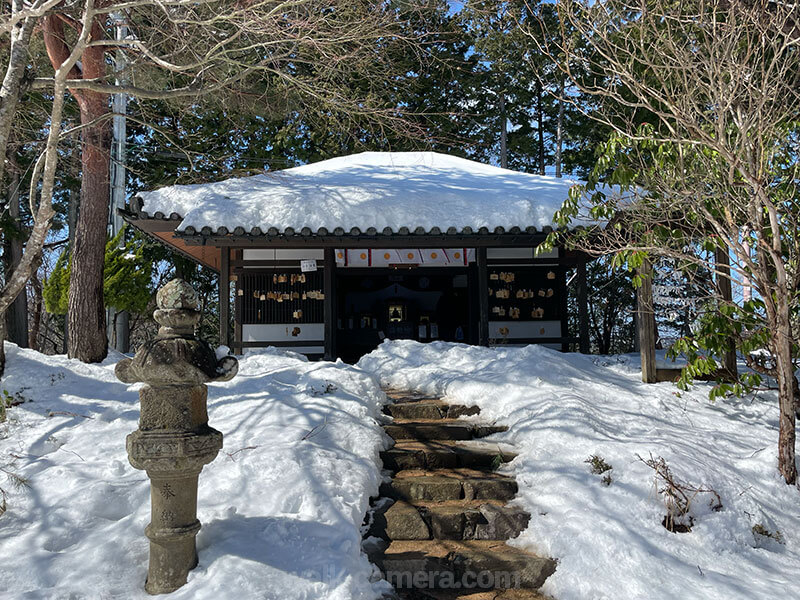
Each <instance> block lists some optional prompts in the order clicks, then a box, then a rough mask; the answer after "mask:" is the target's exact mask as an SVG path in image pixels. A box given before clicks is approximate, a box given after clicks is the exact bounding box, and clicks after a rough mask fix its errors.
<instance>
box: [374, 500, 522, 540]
mask: <svg viewBox="0 0 800 600" xmlns="http://www.w3.org/2000/svg"><path fill="white" fill-rule="evenodd" d="M384 520H385V527H386V538H388V539H389V540H430V539H434V540H508V539H511V538H515V537H517V536H518V535H519V534H520V533H521V532H522V531H523V530H524V529H525V528H526V527H527V526H528V521H530V514H528V513H527V512H525V511H524V510H522V509H520V508H517V507H513V506H505V505H503V504H499V503H493V502H486V501H484V500H450V501H448V502H428V503H421V502H416V503H410V502H405V501H403V500H398V501H397V502H395V503H394V504H393V505H392V506H391V507H389V509H388V510H387V511H386V512H385V513H384Z"/></svg>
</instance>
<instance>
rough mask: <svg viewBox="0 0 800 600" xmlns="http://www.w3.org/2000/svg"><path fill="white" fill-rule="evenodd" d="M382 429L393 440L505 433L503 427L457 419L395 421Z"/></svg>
mask: <svg viewBox="0 0 800 600" xmlns="http://www.w3.org/2000/svg"><path fill="white" fill-rule="evenodd" d="M383 429H384V430H385V431H386V433H387V434H389V437H391V438H392V439H394V440H472V439H477V438H482V437H486V436H487V435H491V434H493V433H500V432H502V431H507V430H508V427H505V426H504V425H479V424H477V423H469V422H465V421H459V420H457V419H439V420H425V421H423V420H413V421H412V420H406V419H396V420H395V421H394V422H393V423H390V424H389V425H384V426H383Z"/></svg>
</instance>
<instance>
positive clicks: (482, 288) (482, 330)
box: [475, 248, 489, 346]
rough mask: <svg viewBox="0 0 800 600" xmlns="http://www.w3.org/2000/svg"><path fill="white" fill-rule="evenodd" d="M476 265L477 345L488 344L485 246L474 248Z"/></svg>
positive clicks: (487, 292) (487, 286) (487, 287)
mask: <svg viewBox="0 0 800 600" xmlns="http://www.w3.org/2000/svg"><path fill="white" fill-rule="evenodd" d="M475 254H476V259H477V261H476V262H477V266H478V345H479V346H488V345H489V272H488V267H487V264H486V248H477V249H476V250H475Z"/></svg>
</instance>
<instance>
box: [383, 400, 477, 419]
mask: <svg viewBox="0 0 800 600" xmlns="http://www.w3.org/2000/svg"><path fill="white" fill-rule="evenodd" d="M383 412H385V413H386V414H388V415H391V416H393V417H394V418H395V419H457V418H458V417H467V416H470V415H477V414H478V413H480V412H481V409H480V408H478V407H477V406H464V405H463V404H448V403H446V402H443V401H441V400H431V399H428V398H426V399H423V400H406V401H402V402H396V403H395V404H387V405H386V406H385V407H384V408H383Z"/></svg>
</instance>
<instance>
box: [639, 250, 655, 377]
mask: <svg viewBox="0 0 800 600" xmlns="http://www.w3.org/2000/svg"><path fill="white" fill-rule="evenodd" d="M638 274H639V276H640V277H641V278H642V285H641V286H640V287H639V290H638V293H637V294H636V305H637V315H636V316H637V317H638V323H639V354H640V355H641V357H642V381H644V382H645V383H656V380H657V377H656V316H655V313H654V312H653V265H652V264H650V261H649V260H647V259H645V261H644V262H643V263H642V266H641V267H639V270H638Z"/></svg>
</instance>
